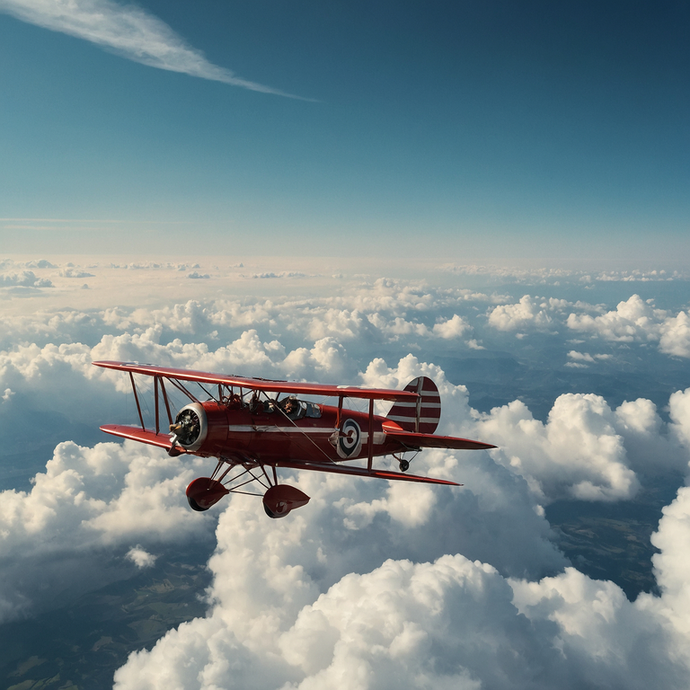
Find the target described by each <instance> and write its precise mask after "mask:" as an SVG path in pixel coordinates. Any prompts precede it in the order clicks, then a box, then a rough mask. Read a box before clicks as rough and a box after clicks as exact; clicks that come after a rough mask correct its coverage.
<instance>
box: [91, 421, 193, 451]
mask: <svg viewBox="0 0 690 690" xmlns="http://www.w3.org/2000/svg"><path fill="white" fill-rule="evenodd" d="M101 431H105V433H106V434H112V435H113V436H119V437H121V438H128V439H131V440H132V441H139V442H140V443H148V444H149V445H151V446H158V447H159V448H165V449H166V450H170V442H171V440H172V439H171V438H170V435H169V434H157V433H156V432H155V431H149V430H148V429H142V428H141V427H139V426H123V425H121V424H105V425H104V426H102V427H101ZM177 450H180V451H182V452H184V449H183V448H180V447H179V446H176V447H175V451H176V452H177Z"/></svg>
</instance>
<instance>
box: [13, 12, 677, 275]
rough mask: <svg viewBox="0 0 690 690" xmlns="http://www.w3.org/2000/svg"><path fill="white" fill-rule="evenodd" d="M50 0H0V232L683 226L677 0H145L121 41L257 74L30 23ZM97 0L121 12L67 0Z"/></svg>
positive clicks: (253, 233)
mask: <svg viewBox="0 0 690 690" xmlns="http://www.w3.org/2000/svg"><path fill="white" fill-rule="evenodd" d="M28 7H32V8H33V14H32V15H31V16H30V17H29V18H28V20H27V15H26V12H27V8H28ZM48 7H53V8H54V7H55V3H48V2H42V1H40V0H32V1H31V2H29V1H28V0H27V1H26V2H25V1H23V0H22V1H19V0H2V1H0V11H3V12H4V13H3V14H0V92H1V93H2V100H3V107H2V108H0V160H2V165H0V217H1V218H2V219H3V220H0V234H1V235H2V237H3V248H4V249H5V251H7V252H18V253H22V252H27V251H33V250H36V249H39V250H43V251H49V252H56V251H66V252H74V251H86V252H90V253H109V252H113V251H118V250H121V249H122V247H123V246H126V247H127V248H128V250H129V249H131V250H132V251H140V252H142V253H147V254H156V253H167V254H176V253H178V251H180V250H182V251H184V250H185V248H186V247H188V246H189V243H193V245H194V248H195V252H194V253H195V254H216V253H218V254H226V255H232V254H236V253H252V254H272V255H281V254H283V255H295V254H297V255H299V254H308V255H329V256H334V255H336V256H337V255H339V254H347V255H350V256H352V255H357V254H358V253H367V254H370V255H371V254H373V255H376V254H383V253H384V252H385V253H386V254H387V255H389V256H405V255H410V254H417V255H422V256H427V257H444V258H449V257H450V258H451V259H452V260H455V261H458V260H462V259H466V258H471V259H489V258H516V259H522V258H529V257H534V258H535V259H537V260H546V259H553V258H563V257H572V258H576V259H592V258H602V257H606V258H611V259H613V258H616V259H621V260H625V261H629V262H633V263H635V262H637V263H645V262H647V263H649V262H652V263H653V262H657V263H659V264H663V263H666V264H672V263H673V262H674V261H677V260H678V256H679V255H683V254H686V252H687V250H688V249H689V248H690V247H688V241H687V239H686V236H687V234H688V233H687V230H688V223H687V218H688V215H689V214H688V211H689V210H690V209H689V208H688V207H689V205H690V195H689V194H688V182H689V180H688V160H690V151H689V150H688V148H689V146H688V124H687V113H688V112H689V111H690V108H689V107H688V106H690V102H689V101H690V96H689V95H688V89H687V84H688V76H690V75H689V72H690V64H689V62H690V61H689V59H688V58H689V49H688V47H687V34H688V28H689V24H690V22H689V20H690V11H689V10H688V7H687V5H685V4H684V3H675V4H674V3H664V4H663V5H659V4H657V3H645V2H642V3H628V2H619V3H615V2H604V3H575V4H567V5H564V4H560V3H546V2H528V3H519V4H518V3H510V2H472V3H469V2H463V3H445V2H444V3H441V2H438V3H424V4H421V3H409V2H404V3H400V2H398V3H392V2H388V3H377V4H376V5H375V6H373V7H372V6H371V4H369V3H359V2H351V3H317V2H301V3H291V4H287V3H280V2H253V3H246V4H236V3H232V4H230V3H222V2H209V1H204V2H198V3H194V5H193V6H192V5H190V4H189V3H184V2H151V1H147V2H142V3H139V5H138V7H139V8H140V11H139V13H138V14H137V15H136V16H137V17H138V20H140V21H143V22H144V23H146V24H147V26H154V28H155V29H156V30H157V31H158V34H155V32H154V34H146V35H144V34H142V36H143V37H142V38H141V40H140V43H139V44H137V46H136V49H138V50H140V49H142V47H143V48H146V44H147V42H148V43H149V44H150V43H151V41H153V38H152V37H153V36H154V35H157V36H158V37H160V36H162V37H163V38H164V39H165V41H167V42H168V43H169V45H171V46H174V48H175V50H176V51H178V52H180V51H182V52H184V53H185V55H186V57H185V58H184V60H183V62H184V64H185V65H188V64H190V56H191V58H192V61H193V60H197V63H199V61H200V60H201V57H200V56H201V55H203V56H205V58H206V61H207V62H205V63H204V62H203V60H201V62H202V63H203V64H201V67H198V64H197V67H198V69H197V72H196V73H197V74H202V75H204V74H205V75H206V76H211V77H215V78H220V79H225V80H226V81H227V80H228V74H229V73H228V70H231V71H232V72H233V73H234V75H235V77H236V78H240V79H242V80H246V81H248V82H251V84H249V86H250V87H251V88H245V87H243V86H241V85H233V84H229V83H224V82H223V81H215V80H213V79H207V78H203V76H202V77H200V76H190V75H189V74H184V73H179V72H173V71H166V70H164V69H159V68H156V67H152V66H150V65H145V64H141V63H138V62H135V61H133V60H131V59H128V56H129V57H131V55H132V51H133V50H134V49H133V48H130V49H129V50H128V51H123V50H120V51H119V54H114V53H113V52H108V51H106V50H104V49H103V47H101V46H99V45H97V44H96V43H94V42H92V41H89V40H86V39H85V38H83V37H81V38H80V37H77V36H74V35H68V34H67V33H64V32H63V31H60V30H51V29H50V28H45V27H44V26H39V25H38V24H44V25H45V24H47V25H48V26H52V27H53V28H55V23H54V21H53V20H51V21H53V23H52V24H51V21H47V20H46V19H45V17H46V11H47V10H46V8H48ZM75 7H76V8H77V9H74V8H75ZM104 7H105V8H106V9H110V10H111V11H112V10H113V8H115V9H117V8H122V7H125V8H126V14H127V13H129V14H131V12H132V8H131V6H129V8H128V9H127V6H124V5H115V4H114V3H105V2H102V0H93V1H92V2H85V1H81V2H78V3H75V4H73V5H72V8H73V9H72V10H70V12H71V13H72V14H73V15H74V14H75V13H87V14H88V12H89V11H90V10H92V9H93V8H97V9H98V8H100V9H101V10H102V9H103V8H104ZM106 14H107V13H106ZM72 19H74V16H73V17H72ZM58 28H59V27H58ZM96 28H98V27H96ZM124 33H125V34H126V33H127V32H124ZM82 35H83V34H82ZM149 47H150V45H149ZM185 51H186V52H185ZM214 70H215V71H214ZM230 80H231V78H230ZM261 87H267V88H268V90H269V91H270V90H275V91H276V92H283V93H285V94H292V95H295V96H298V97H299V98H292V97H289V96H286V95H279V94H277V93H264V92H261V91H257V90H252V89H254V88H261ZM16 219H18V220H16ZM29 219H30V220H29Z"/></svg>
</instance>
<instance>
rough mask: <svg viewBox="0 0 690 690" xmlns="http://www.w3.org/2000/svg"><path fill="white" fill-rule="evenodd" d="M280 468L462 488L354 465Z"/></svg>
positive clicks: (285, 464) (292, 464)
mask: <svg viewBox="0 0 690 690" xmlns="http://www.w3.org/2000/svg"><path fill="white" fill-rule="evenodd" d="M276 465H277V466H278V467H289V468H290V469H295V470H312V471H314V472H333V473H334V474H351V475H355V476H357V477H377V478H378V479H389V480H394V479H395V480H398V481H403V482H422V483H425V484H447V485H448V486H462V484H458V483H457V482H451V481H449V480H448V479H436V478H434V477H420V476H418V475H416V474H403V473H402V472H391V471H389V470H374V469H371V470H369V469H367V468H366V467H354V466H352V465H337V464H333V465H329V464H326V463H304V462H278V463H276Z"/></svg>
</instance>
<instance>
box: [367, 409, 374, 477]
mask: <svg viewBox="0 0 690 690" xmlns="http://www.w3.org/2000/svg"><path fill="white" fill-rule="evenodd" d="M373 462H374V399H373V398H370V399H369V434H368V438H367V469H368V470H369V471H370V472H371V466H372V464H373Z"/></svg>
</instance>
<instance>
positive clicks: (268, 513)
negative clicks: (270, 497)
mask: <svg viewBox="0 0 690 690" xmlns="http://www.w3.org/2000/svg"><path fill="white" fill-rule="evenodd" d="M264 511H265V513H266V515H268V517H270V518H271V519H272V520H277V519H278V518H282V517H285V516H286V515H287V513H283V514H282V515H276V514H275V513H274V512H273V511H272V510H271V509H270V508H269V507H268V506H267V505H266V504H265V503H264Z"/></svg>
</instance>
